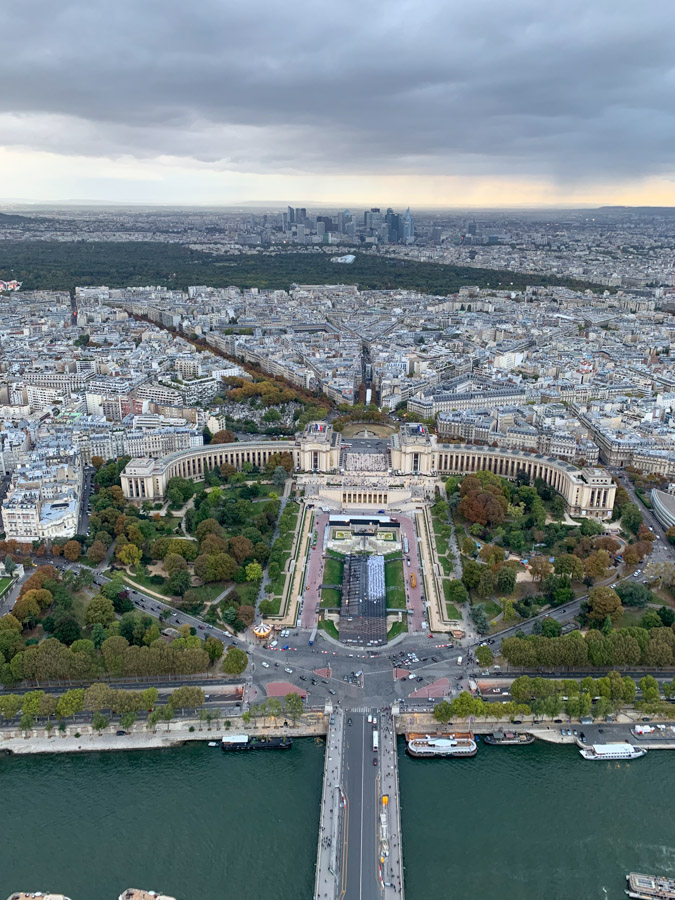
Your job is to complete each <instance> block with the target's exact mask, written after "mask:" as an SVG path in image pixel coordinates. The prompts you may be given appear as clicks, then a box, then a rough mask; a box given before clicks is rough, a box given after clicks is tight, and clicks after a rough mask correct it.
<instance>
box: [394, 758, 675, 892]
mask: <svg viewBox="0 0 675 900" xmlns="http://www.w3.org/2000/svg"><path fill="white" fill-rule="evenodd" d="M403 749H404V745H403V743H402V742H401V744H400V746H399V751H400V783H401V803H402V817H403V862H404V865H405V867H406V900H429V898H434V900H622V898H623V900H625V895H624V888H625V876H626V873H627V872H629V871H642V872H658V873H664V874H666V873H668V874H671V875H675V816H674V815H673V808H674V801H673V796H674V790H675V753H674V752H669V751H662V752H651V753H648V754H647V756H644V757H642V758H641V759H636V760H633V761H632V762H623V763H600V762H590V761H588V762H587V761H585V760H583V759H582V758H581V756H580V755H579V753H578V751H577V749H576V748H573V747H565V746H550V745H545V744H540V743H538V742H537V743H535V744H531V745H529V746H526V747H490V746H487V745H485V744H480V745H479V750H478V754H477V755H476V756H475V757H473V759H448V760H440V759H437V760H421V759H411V758H410V757H407V756H406V755H405V754H404V752H403Z"/></svg>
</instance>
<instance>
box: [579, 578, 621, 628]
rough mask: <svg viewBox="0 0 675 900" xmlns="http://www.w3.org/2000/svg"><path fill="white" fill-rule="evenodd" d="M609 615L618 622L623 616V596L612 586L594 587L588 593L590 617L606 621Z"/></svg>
mask: <svg viewBox="0 0 675 900" xmlns="http://www.w3.org/2000/svg"><path fill="white" fill-rule="evenodd" d="M607 616H609V617H610V619H611V620H612V622H613V623H614V624H616V623H617V622H619V621H620V620H621V617H622V616H623V606H622V605H621V598H620V597H619V595H618V594H617V593H616V591H614V590H612V588H610V587H596V588H592V589H591V590H590V591H589V593H588V618H589V619H592V620H594V621H595V622H604V621H605V619H606V618H607Z"/></svg>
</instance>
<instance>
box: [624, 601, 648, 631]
mask: <svg viewBox="0 0 675 900" xmlns="http://www.w3.org/2000/svg"><path fill="white" fill-rule="evenodd" d="M648 609H649V607H645V608H644V609H636V608H635V607H630V606H624V608H623V615H622V616H621V619H620V621H619V622H618V623H617V626H616V627H617V628H632V627H633V626H637V627H639V625H640V620H641V619H642V617H643V616H644V614H645V613H646V612H647V610H648ZM652 610H653V607H652Z"/></svg>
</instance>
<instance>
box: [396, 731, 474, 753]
mask: <svg viewBox="0 0 675 900" xmlns="http://www.w3.org/2000/svg"><path fill="white" fill-rule="evenodd" d="M477 749H478V747H477V745H476V742H475V741H474V740H473V738H470V737H455V736H454V735H449V736H447V737H446V736H442V737H432V736H430V735H428V734H427V735H426V736H425V737H414V738H412V739H411V740H409V741H408V747H407V750H408V753H409V754H410V756H415V757H430V756H475V755H476V750H477Z"/></svg>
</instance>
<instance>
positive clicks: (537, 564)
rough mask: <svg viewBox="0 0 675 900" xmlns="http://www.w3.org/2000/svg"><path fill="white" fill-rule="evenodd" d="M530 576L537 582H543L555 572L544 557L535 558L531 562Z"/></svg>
mask: <svg viewBox="0 0 675 900" xmlns="http://www.w3.org/2000/svg"><path fill="white" fill-rule="evenodd" d="M529 565H530V574H531V575H532V578H533V579H534V580H535V581H542V579H544V578H546V576H547V575H550V574H551V572H552V571H553V566H552V565H551V563H550V562H549V561H548V560H547V559H546V558H545V557H544V556H533V557H531V558H530V561H529Z"/></svg>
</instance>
